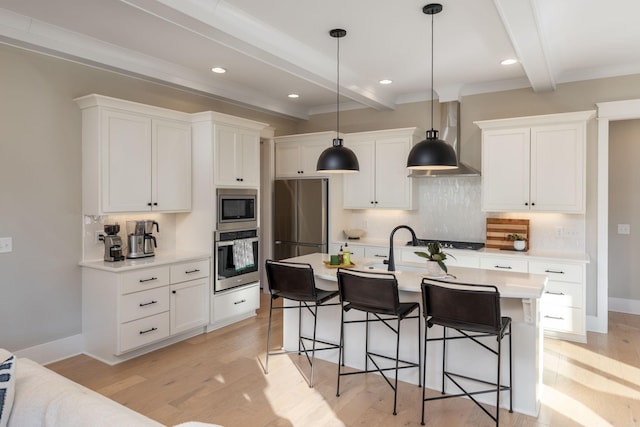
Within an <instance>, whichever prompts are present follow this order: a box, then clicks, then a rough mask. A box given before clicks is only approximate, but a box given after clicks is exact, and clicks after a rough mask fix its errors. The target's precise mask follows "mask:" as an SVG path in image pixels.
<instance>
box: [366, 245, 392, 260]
mask: <svg viewBox="0 0 640 427" xmlns="http://www.w3.org/2000/svg"><path fill="white" fill-rule="evenodd" d="M394 253H395V256H397V255H398V254H397V252H395V249H394ZM364 256H365V257H367V258H380V259H387V258H389V248H381V247H377V246H365V247H364Z"/></svg>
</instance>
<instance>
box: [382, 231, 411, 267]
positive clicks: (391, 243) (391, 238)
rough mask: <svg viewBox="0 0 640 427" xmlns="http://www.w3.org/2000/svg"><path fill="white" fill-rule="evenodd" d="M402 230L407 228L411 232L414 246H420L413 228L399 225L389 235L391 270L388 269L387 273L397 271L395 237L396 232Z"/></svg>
mask: <svg viewBox="0 0 640 427" xmlns="http://www.w3.org/2000/svg"><path fill="white" fill-rule="evenodd" d="M401 228H406V229H407V230H409V231H410V232H411V244H412V245H413V246H418V238H417V237H416V233H415V232H414V231H413V229H412V228H411V227H409V226H408V225H399V226H397V227H396V228H394V229H393V230H392V231H391V234H390V235H389V268H388V269H387V271H396V262H395V259H394V258H393V235H394V234H396V231H398V230H399V229H401Z"/></svg>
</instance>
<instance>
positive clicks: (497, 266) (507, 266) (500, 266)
mask: <svg viewBox="0 0 640 427" xmlns="http://www.w3.org/2000/svg"><path fill="white" fill-rule="evenodd" d="M493 267H494V268H502V269H504V270H511V269H512V267H511V266H510V265H494V266H493Z"/></svg>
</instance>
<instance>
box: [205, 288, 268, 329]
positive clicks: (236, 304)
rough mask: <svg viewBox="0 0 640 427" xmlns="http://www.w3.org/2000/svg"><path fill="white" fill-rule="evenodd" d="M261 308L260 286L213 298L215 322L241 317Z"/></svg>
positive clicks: (225, 293) (221, 294)
mask: <svg viewBox="0 0 640 427" xmlns="http://www.w3.org/2000/svg"><path fill="white" fill-rule="evenodd" d="M258 307H260V287H259V285H258V284H255V285H252V286H248V287H246V288H242V289H238V290H235V291H227V292H223V293H218V294H215V295H214V297H213V321H214V322H219V321H221V320H224V319H227V318H231V317H235V316H239V315H242V314H245V313H249V312H251V311H253V310H257V309H258Z"/></svg>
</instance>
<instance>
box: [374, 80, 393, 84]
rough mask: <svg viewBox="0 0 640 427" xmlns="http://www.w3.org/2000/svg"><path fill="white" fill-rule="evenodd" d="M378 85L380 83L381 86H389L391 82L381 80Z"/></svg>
mask: <svg viewBox="0 0 640 427" xmlns="http://www.w3.org/2000/svg"><path fill="white" fill-rule="evenodd" d="M378 83H380V84H381V85H390V84H391V83H393V80H389V79H382V80H380V81H379V82H378Z"/></svg>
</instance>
